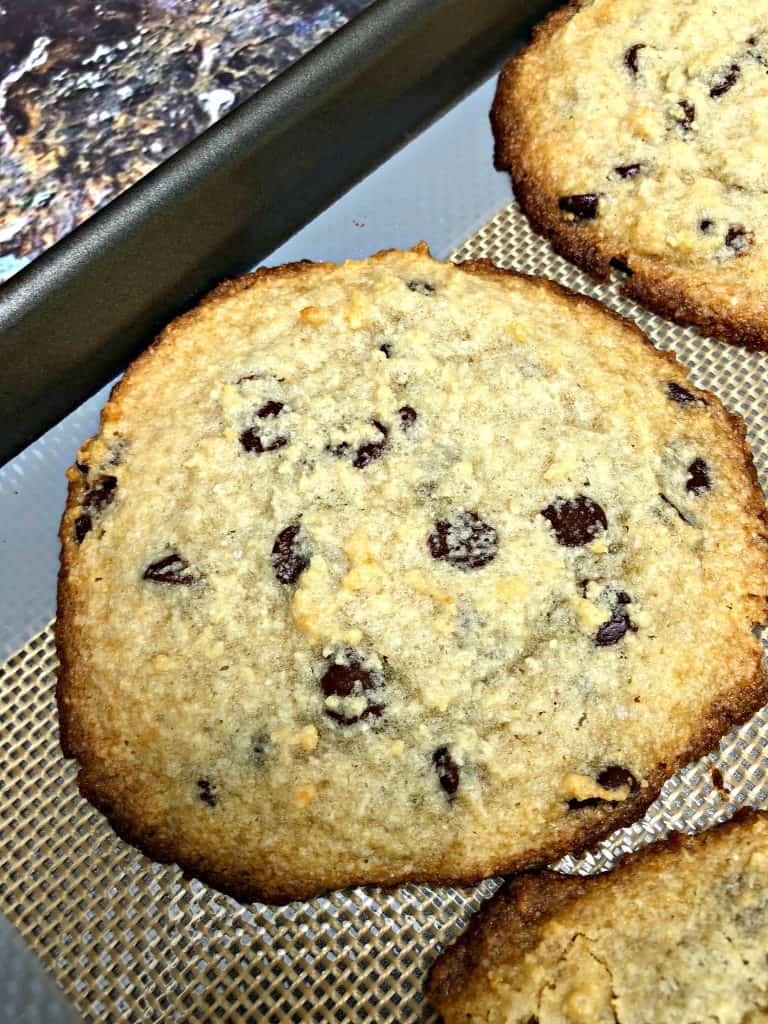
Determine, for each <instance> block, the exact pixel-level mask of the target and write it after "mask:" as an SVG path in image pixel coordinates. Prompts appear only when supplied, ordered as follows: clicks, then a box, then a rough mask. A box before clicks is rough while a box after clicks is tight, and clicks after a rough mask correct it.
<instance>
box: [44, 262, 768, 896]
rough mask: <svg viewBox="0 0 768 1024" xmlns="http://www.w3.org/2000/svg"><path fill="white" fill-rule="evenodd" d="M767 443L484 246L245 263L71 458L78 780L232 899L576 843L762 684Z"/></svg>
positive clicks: (734, 717)
mask: <svg viewBox="0 0 768 1024" xmlns="http://www.w3.org/2000/svg"><path fill="white" fill-rule="evenodd" d="M743 438H744V431H743V427H742V425H741V423H740V422H739V421H737V420H735V419H734V418H732V417H730V416H729V415H728V414H727V413H726V412H725V410H724V409H723V408H722V406H721V405H720V403H719V402H718V401H717V399H715V398H714V397H713V396H711V395H708V394H706V393H703V392H700V391H697V390H696V389H695V388H693V387H692V385H691V384H690V383H689V382H688V380H687V374H686V372H685V370H684V369H683V368H682V367H680V366H678V365H677V364H676V363H675V361H674V359H673V358H672V357H671V356H668V355H664V354H661V353H659V352H657V351H655V350H654V349H653V348H652V347H651V346H650V345H649V344H648V343H647V342H646V341H645V340H644V339H643V336H642V335H641V334H640V333H639V332H638V331H637V330H636V329H635V328H634V327H632V326H630V325H629V324H628V323H626V322H624V321H622V320H621V319H619V318H618V317H616V316H615V315H613V314H610V313H608V312H606V311H605V310H604V309H602V308H601V307H600V306H599V305H597V304H596V303H594V302H592V301H591V300H589V299H586V298H583V297H580V296H575V295H572V294H570V293H568V292H566V291H563V290H562V289H560V288H557V287H556V286H555V285H553V284H551V283H549V282H547V281H544V280H538V279H529V278H523V277H519V276H516V275H514V274H508V273H504V272H502V271H499V270H497V269H496V268H494V267H493V266H492V265H491V264H489V263H475V264H465V265H464V266H461V267H456V266H453V265H451V264H445V263H440V262H437V261H435V260H432V259H431V258H430V257H429V256H428V254H427V252H426V250H425V248H419V249H417V250H415V251H413V252H391V253H384V254H381V255H379V256H377V257H374V258H372V259H370V260H364V261H361V262H349V263H345V264H343V265H342V266H334V265H330V264H319V265H311V264H299V265H295V266H290V267H283V268H278V269H275V270H266V271H260V272H259V273H257V274H254V275H252V276H249V277H245V278H242V279H241V280H239V281H236V282H233V283H232V284H228V285H224V286H223V287H221V288H219V289H218V290H217V291H215V292H214V293H213V295H212V296H210V297H209V298H208V299H207V300H206V301H205V302H204V303H203V304H202V305H201V306H200V307H199V308H198V309H196V310H194V311H193V312H192V313H189V314H188V315H187V316H184V317H182V318H181V319H180V320H177V321H176V322H175V323H174V324H172V325H171V326H170V327H169V328H168V330H167V331H166V332H165V333H164V334H163V336H162V337H161V338H160V340H159V342H158V343H157V344H156V345H155V346H153V348H152V349H151V350H150V351H149V352H147V353H146V354H145V355H144V356H142V357H141V358H140V359H139V360H138V361H137V362H136V363H135V364H134V365H133V366H132V367H131V369H130V370H129V371H128V373H127V374H126V377H125V379H124V380H123V381H122V383H121V384H120V385H119V386H118V387H117V388H116V390H115V392H114V393H113V395H112V398H111V399H110V401H109V403H108V405H107V407H106V409H105V411H104V415H103V419H102V426H101V430H100V433H99V435H98V436H97V437H96V438H94V439H93V440H91V441H89V442H88V443H87V444H86V445H85V446H84V447H83V449H82V450H81V452H80V453H79V455H78V465H77V466H76V467H73V468H72V469H71V470H70V471H69V480H70V493H69V502H68V505H67V509H66V512H65V515H64V520H63V525H62V531H61V537H62V542H63V557H62V571H61V588H60V595H59V601H60V603H59V620H58V628H57V639H58V646H59V653H60V658H61V662H62V670H61V676H60V683H59V691H58V697H59V707H60V713H61V732H62V740H63V745H64V749H65V751H66V752H67V753H68V754H69V755H71V756H73V757H76V758H77V759H78V761H79V762H80V776H79V782H80V787H81V790H82V792H83V793H84V794H85V795H86V796H87V797H88V799H90V800H91V801H92V802H93V803H94V804H95V805H96V806H97V807H99V808H100V809H101V810H102V811H103V812H104V813H105V814H106V815H107V816H108V817H109V819H110V821H111V822H112V823H113V825H114V827H115V828H116V830H117V831H118V832H119V833H120V834H121V835H123V836H125V837H126V838H128V839H129V840H130V841H131V842H133V843H135V844H137V845H138V846H140V847H141V848H142V849H144V850H146V851H147V852H148V853H150V854H151V855H152V856H153V857H156V858H158V859H162V860H175V861H178V862H179V863H180V864H182V865H183V866H184V868H185V869H186V870H187V871H188V872H191V873H193V874H195V875H197V876H199V877H201V878H203V879H205V880H206V881H208V882H210V883H211V884H213V885H215V886H217V887H219V888H221V889H223V890H226V891H227V892H230V893H233V894H235V895H237V896H238V897H240V898H242V899H251V898H261V899H266V900H273V901H280V900H288V899H291V898H294V897H306V896H310V895H312V894H314V893H317V892H320V891H322V890H324V889H328V888H331V887H336V886H344V885H349V884H352V883H358V882H359V883H365V882H369V883H373V882H381V883H394V882H398V881H401V880H404V879H425V880H433V881H446V880H449V879H453V880H467V881H469V880H474V879H478V878H481V877H483V876H486V875H491V874H495V873H497V872H505V871H509V870H510V869H512V868H515V867H520V866H522V865H531V864H542V863H545V862H548V861H551V860H553V859H554V858H556V857H558V856H559V855H560V854H563V853H565V852H566V851H567V850H573V849H578V848H580V847H583V846H584V845H585V844H587V843H589V842H591V841H592V840H594V839H595V838H597V837H599V836H603V835H605V834H606V833H608V832H609V831H611V830H612V829H613V828H614V827H615V826H617V825H620V824H623V823H626V822H629V821H630V820H632V819H634V818H636V817H637V816H638V815H639V814H640V813H641V811H642V810H643V808H644V807H645V806H646V805H647V804H648V802H649V801H650V800H651V799H652V798H653V796H654V795H655V794H656V793H657V792H658V790H659V787H660V786H661V784H662V782H663V781H664V780H665V779H666V778H667V777H668V776H669V775H670V774H671V772H672V771H673V770H674V769H675V768H676V766H678V765H680V764H682V763H683V762H685V761H687V760H688V759H689V758H691V757H693V756H695V755H698V754H700V753H702V752H704V751H705V750H706V749H708V748H709V747H710V746H711V745H712V744H714V742H715V741H716V740H717V738H718V737H719V736H720V735H721V734H722V733H723V732H724V731H725V730H726V729H728V728H729V726H730V725H731V723H732V722H735V721H739V720H741V719H744V718H745V717H746V716H748V715H749V714H750V713H751V712H753V711H754V710H755V709H756V708H757V707H758V706H759V705H760V704H761V703H762V702H763V701H764V699H765V684H764V680H763V676H762V674H761V669H760V650H759V644H758V642H757V640H756V639H755V637H754V636H753V635H752V632H751V627H752V625H753V623H755V622H757V621H759V620H760V619H761V618H762V616H763V612H764V609H765V594H766V590H767V588H766V583H767V580H766V571H767V566H766V542H765V539H764V537H763V530H764V528H765V526H764V520H763V516H764V511H765V509H764V504H763V499H762V495H761V493H760V491H759V488H758V486H757V483H756V480H755V476H754V470H753V468H752V464H751V461H750V457H749V454H748V452H747V451H746V449H745V447H744V440H743Z"/></svg>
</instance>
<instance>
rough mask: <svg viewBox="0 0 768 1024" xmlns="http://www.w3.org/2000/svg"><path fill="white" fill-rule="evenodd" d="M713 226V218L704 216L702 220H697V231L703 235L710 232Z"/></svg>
mask: <svg viewBox="0 0 768 1024" xmlns="http://www.w3.org/2000/svg"><path fill="white" fill-rule="evenodd" d="M714 226H715V222H714V221H713V220H710V219H709V217H705V218H704V219H703V220H700V221H699V231H701V232H702V233H703V234H705V235H708V234H710V232H711V231H712V228H713V227H714Z"/></svg>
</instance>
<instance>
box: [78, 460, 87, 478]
mask: <svg viewBox="0 0 768 1024" xmlns="http://www.w3.org/2000/svg"><path fill="white" fill-rule="evenodd" d="M75 465H76V466H77V468H78V469H79V470H80V472H81V473H82V474H83V475H85V474H86V473H87V472H88V463H87V462H76V463H75Z"/></svg>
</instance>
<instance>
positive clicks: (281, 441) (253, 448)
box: [240, 427, 288, 455]
mask: <svg viewBox="0 0 768 1024" xmlns="http://www.w3.org/2000/svg"><path fill="white" fill-rule="evenodd" d="M240 444H241V445H242V446H243V448H245V450H246V451H247V452H256V454H257V455H261V453H262V452H273V451H276V450H277V449H278V448H283V447H285V445H287V444H288V438H287V437H281V436H280V435H278V436H277V437H273V438H272V440H271V441H267V442H266V444H265V443H264V441H262V439H261V435H260V434H259V432H258V431H257V429H256V427H249V428H248V429H247V430H244V431H243V432H242V434H241V435H240Z"/></svg>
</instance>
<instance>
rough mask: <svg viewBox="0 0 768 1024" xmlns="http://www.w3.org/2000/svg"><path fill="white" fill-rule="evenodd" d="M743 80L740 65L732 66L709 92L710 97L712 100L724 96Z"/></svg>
mask: <svg viewBox="0 0 768 1024" xmlns="http://www.w3.org/2000/svg"><path fill="white" fill-rule="evenodd" d="M740 78H741V68H740V67H739V65H738V64H731V66H730V67H729V68H728V70H727V71H726V72H725V74H724V75H722V77H720V78H719V79H718V80H717V81H716V82H715V83H714V85H713V86H712V88H711V89H710V90H709V95H710V96H711V97H712V99H713V100H714V99H717V98H718V96H722V95H724V94H725V93H726V92H728V90H729V89H732V88H733V87H734V85H736V83H737V82H738V80H739V79H740Z"/></svg>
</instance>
